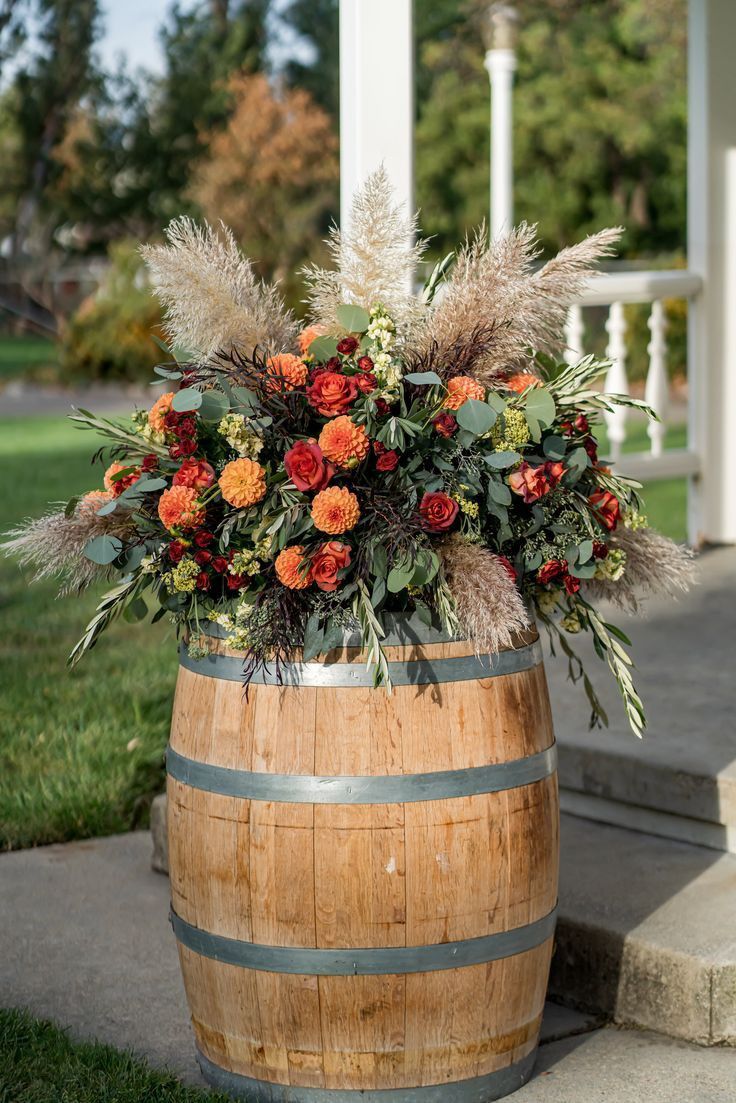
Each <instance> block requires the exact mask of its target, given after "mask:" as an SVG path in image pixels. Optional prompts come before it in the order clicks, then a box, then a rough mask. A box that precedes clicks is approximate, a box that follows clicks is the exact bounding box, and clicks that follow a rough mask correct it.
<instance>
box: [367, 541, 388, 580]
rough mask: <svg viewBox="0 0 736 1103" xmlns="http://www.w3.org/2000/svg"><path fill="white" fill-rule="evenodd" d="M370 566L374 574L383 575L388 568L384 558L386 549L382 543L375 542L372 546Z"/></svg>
mask: <svg viewBox="0 0 736 1103" xmlns="http://www.w3.org/2000/svg"><path fill="white" fill-rule="evenodd" d="M371 568H372V570H373V573H374V575H378V576H379V577H384V576H385V574H386V571H387V569H388V563H387V560H386V549H385V548H384V546H383V544H375V545H374V547H373V555H372V559H371Z"/></svg>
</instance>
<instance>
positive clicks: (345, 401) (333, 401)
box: [307, 371, 358, 417]
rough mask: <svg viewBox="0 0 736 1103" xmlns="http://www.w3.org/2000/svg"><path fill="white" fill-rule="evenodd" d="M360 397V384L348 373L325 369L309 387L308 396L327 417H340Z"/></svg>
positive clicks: (310, 401) (318, 411)
mask: <svg viewBox="0 0 736 1103" xmlns="http://www.w3.org/2000/svg"><path fill="white" fill-rule="evenodd" d="M357 397H358V385H357V383H356V382H355V380H354V379H351V378H350V377H349V376H347V375H339V374H338V373H337V372H334V371H323V372H320V374H319V375H318V376H317V378H316V379H315V381H314V383H312V384H311V386H309V387H307V398H308V400H309V404H310V406H313V407H314V408H315V410H316V411H317V413H318V414H324V416H325V417H338V415H340V414H344V413H347V411H348V409H349V408H350V404H351V403H352V402H355V399H356V398H357Z"/></svg>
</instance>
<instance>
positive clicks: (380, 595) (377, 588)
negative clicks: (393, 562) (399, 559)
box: [371, 578, 386, 609]
mask: <svg viewBox="0 0 736 1103" xmlns="http://www.w3.org/2000/svg"><path fill="white" fill-rule="evenodd" d="M385 596H386V579H385V578H377V579H376V581H375V582H374V583H373V593H372V594H371V605H372V606H373V608H374V609H376V608H378V606H379V605H380V604H381V602H382V601H383V599H384V598H385Z"/></svg>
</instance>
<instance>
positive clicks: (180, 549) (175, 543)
mask: <svg viewBox="0 0 736 1103" xmlns="http://www.w3.org/2000/svg"><path fill="white" fill-rule="evenodd" d="M186 550H187V549H186V545H185V544H182V542H181V540H172V541H171V543H170V544H169V547H168V553H169V559H170V560H171V562H172V563H179V562H180V561H181V558H182V556H183V555H184V552H185V551H186Z"/></svg>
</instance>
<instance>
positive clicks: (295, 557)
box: [274, 544, 312, 590]
mask: <svg viewBox="0 0 736 1103" xmlns="http://www.w3.org/2000/svg"><path fill="white" fill-rule="evenodd" d="M274 566H275V568H276V576H277V578H278V580H279V582H282V583H283V584H284V586H286V587H288V589H289V590H306V588H307V586H308V585H309V583H310V582H311V581H312V570H311V567H305V566H304V548H303V547H302V545H301V544H292V545H291V547H290V548H284V550H283V551H280V552H279V554H278V555H277V556H276V562H275V564H274Z"/></svg>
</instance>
